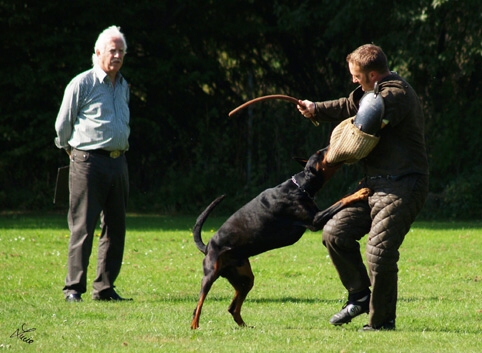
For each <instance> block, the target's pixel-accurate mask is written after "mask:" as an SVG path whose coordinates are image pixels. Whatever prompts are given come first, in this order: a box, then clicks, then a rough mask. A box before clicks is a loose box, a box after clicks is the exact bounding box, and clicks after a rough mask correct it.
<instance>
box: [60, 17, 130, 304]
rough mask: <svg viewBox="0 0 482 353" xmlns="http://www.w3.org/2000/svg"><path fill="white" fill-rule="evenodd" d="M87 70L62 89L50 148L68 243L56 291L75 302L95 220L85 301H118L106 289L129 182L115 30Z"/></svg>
mask: <svg viewBox="0 0 482 353" xmlns="http://www.w3.org/2000/svg"><path fill="white" fill-rule="evenodd" d="M94 50H95V52H94V54H93V55H92V62H93V68H92V69H90V70H88V71H85V72H83V73H81V74H79V75H77V76H76V77H75V78H74V79H73V80H72V81H71V82H70V83H69V84H68V85H67V88H66V89H65V93H64V97H63V101H62V104H61V107H60V111H59V113H58V116H57V120H56V123H55V130H56V132H57V137H56V139H55V144H56V146H57V147H58V148H62V149H64V150H65V151H66V152H67V154H68V155H69V157H70V171H69V189H70V201H69V202H70V205H69V213H68V224H69V229H70V243H69V254H68V272H67V277H66V279H65V286H64V288H63V292H64V296H65V299H66V301H68V302H80V301H82V297H81V296H82V294H83V293H85V292H86V282H87V267H88V265H89V258H90V255H91V252H92V242H93V238H94V231H95V228H96V226H97V224H98V222H99V217H100V215H101V214H102V232H101V237H100V239H99V248H98V260H97V275H96V277H95V279H94V282H93V299H94V300H108V301H122V300H127V299H124V298H122V297H120V296H119V295H118V294H117V293H116V291H115V290H114V282H115V280H116V278H117V276H118V275H119V272H120V269H121V264H122V258H123V254H124V243H125V233H126V226H125V215H126V206H127V199H128V194H129V176H128V170H127V162H126V157H125V155H124V153H125V152H126V151H127V150H128V148H129V143H128V138H129V133H130V127H129V119H130V116H129V107H128V103H129V86H128V84H127V82H126V80H125V79H124V77H123V76H122V75H121V73H120V72H119V70H120V69H121V67H122V64H123V61H124V55H125V54H126V50H127V44H126V41H125V38H124V35H123V34H122V33H121V32H120V28H119V27H116V26H111V27H109V28H107V29H105V30H104V31H103V32H102V33H101V34H100V35H99V37H98V39H97V42H96V43H95V47H94Z"/></svg>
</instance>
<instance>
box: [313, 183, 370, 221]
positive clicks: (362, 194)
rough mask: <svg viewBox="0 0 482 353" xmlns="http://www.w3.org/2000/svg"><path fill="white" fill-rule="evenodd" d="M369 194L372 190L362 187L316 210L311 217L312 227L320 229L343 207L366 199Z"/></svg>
mask: <svg viewBox="0 0 482 353" xmlns="http://www.w3.org/2000/svg"><path fill="white" fill-rule="evenodd" d="M371 194H372V190H370V189H369V188H362V189H360V190H358V191H357V192H355V193H353V194H350V195H348V196H345V197H344V198H342V199H341V200H339V201H337V202H336V203H334V204H333V205H331V206H330V207H328V208H327V209H326V210H323V211H320V212H318V213H317V214H316V215H315V218H314V219H313V228H315V229H316V230H320V229H322V228H323V227H324V226H325V224H326V223H327V222H328V221H329V220H330V219H331V218H332V217H333V216H334V215H335V214H336V213H337V212H338V211H340V210H341V209H342V208H343V207H345V206H348V205H351V204H353V203H355V202H358V201H366V200H368V197H369V196H370V195H371Z"/></svg>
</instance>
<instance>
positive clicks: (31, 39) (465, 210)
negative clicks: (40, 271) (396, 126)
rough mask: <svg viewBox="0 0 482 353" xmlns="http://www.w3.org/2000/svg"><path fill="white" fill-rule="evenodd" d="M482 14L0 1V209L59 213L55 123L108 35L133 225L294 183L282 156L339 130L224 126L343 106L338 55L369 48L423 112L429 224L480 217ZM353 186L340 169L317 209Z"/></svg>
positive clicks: (403, 6) (410, 7)
mask: <svg viewBox="0 0 482 353" xmlns="http://www.w3.org/2000/svg"><path fill="white" fill-rule="evenodd" d="M481 10H482V6H481V4H480V2H479V1H478V0H465V1H462V0H435V1H433V0H421V1H420V0H417V1H415V0H407V1H403V2H401V1H392V0H382V1H380V0H378V1H374V0H365V1H362V2H360V1H355V0H344V1H341V0H333V1H325V0H322V1H314V0H303V1H300V2H293V1H288V0H275V1H255V0H205V1H202V0H198V1H195V0H166V1H162V2H152V1H148V0H137V1H135V2H131V1H112V0H106V1H104V2H102V5H99V3H98V2H96V1H92V0H85V1H53V0H47V1H45V2H41V3H39V2H37V1H31V0H23V1H21V0H10V1H0V14H1V16H0V27H1V33H2V41H1V45H2V54H3V55H2V56H1V57H0V63H1V65H0V71H1V74H0V92H1V93H2V94H1V95H0V107H1V114H0V136H1V138H0V147H1V152H0V185H1V189H0V210H3V211H8V210H49V209H61V210H64V209H65V205H62V204H57V205H53V204H52V198H53V188H54V185H55V179H56V173H57V168H58V167H60V166H63V165H66V164H68V159H67V155H66V154H65V152H63V151H60V150H58V149H57V148H56V147H55V145H54V142H53V140H54V137H55V130H54V122H55V118H56V115H57V112H58V108H59V105H60V102H61V99H62V95H63V91H64V89H65V86H66V85H67V83H68V82H69V81H70V80H71V79H72V78H73V77H74V76H75V75H77V74H78V73H80V72H82V71H85V70H87V69H89V68H90V67H91V61H90V60H91V55H92V53H93V46H94V43H95V40H96V39H97V36H98V34H99V33H100V32H101V31H102V30H103V29H104V28H106V27H108V26H110V25H113V24H115V25H118V26H120V27H121V30H122V31H123V32H124V34H125V36H126V39H127V43H128V51H127V52H128V53H127V55H126V58H125V63H124V67H123V69H122V73H123V75H124V76H125V77H126V79H127V80H128V82H129V83H130V85H131V105H130V108H131V138H130V144H131V147H130V151H129V152H128V154H127V158H128V162H129V168H130V179H131V197H130V209H131V210H132V211H140V212H199V210H200V209H202V208H203V207H204V206H205V205H207V204H208V203H209V202H210V201H211V199H214V197H215V196H217V195H219V194H223V193H224V194H227V195H228V197H227V198H226V200H225V201H224V204H223V207H222V208H223V209H225V210H226V211H229V210H232V209H235V208H237V207H239V206H240V204H241V203H243V202H245V201H247V200H248V199H250V198H252V197H253V196H254V195H255V194H257V193H259V191H260V190H263V189H265V188H267V187H271V186H274V185H276V184H278V183H279V182H281V181H283V180H285V179H287V178H288V177H290V176H291V174H293V173H295V172H297V171H298V170H299V166H298V165H297V163H296V162H294V161H292V159H291V158H292V157H293V156H302V157H305V156H309V155H310V154H311V153H313V152H314V151H316V150H317V149H319V148H323V147H325V146H326V145H327V144H328V141H329V135H330V132H331V130H332V129H333V126H330V125H329V124H322V125H320V126H319V127H317V128H315V127H314V126H313V125H311V123H310V122H309V121H308V120H306V119H303V118H302V117H301V116H300V115H299V113H298V112H297V110H296V108H295V106H294V105H291V104H290V103H287V102H278V101H276V102H274V101H273V102H265V103H259V104H258V105H256V106H253V107H252V108H250V109H246V110H244V111H242V112H240V113H239V114H236V115H234V116H232V117H228V113H229V112H230V111H231V110H232V109H234V108H235V107H237V106H239V105H240V104H242V103H244V102H245V101H247V100H249V99H251V98H255V97H258V96H263V95H267V94H287V95H290V96H294V97H297V98H300V99H310V100H317V101H322V100H327V99H336V98H338V97H341V96H346V95H347V94H348V93H349V92H350V91H351V90H353V89H354V88H355V87H354V85H353V83H351V79H350V76H349V72H348V70H347V67H346V63H345V57H346V55H347V54H348V53H349V52H351V51H352V50H353V49H355V48H356V47H358V46H359V45H361V44H365V43H375V44H377V45H380V46H381V47H382V48H383V49H384V51H385V52H386V54H387V56H388V59H389V64H390V68H391V69H392V70H393V71H397V72H398V73H399V74H401V75H402V76H403V77H405V78H406V79H407V80H408V81H409V82H410V84H411V85H412V86H413V87H414V88H415V90H416V91H417V92H418V94H419V95H420V98H421V100H422V102H423V106H424V111H425V127H426V141H427V148H428V153H429V158H430V173H431V184H430V191H431V196H430V198H429V200H428V202H427V204H426V207H425V209H424V212H423V216H424V217H428V218H438V217H445V218H447V217H451V218H480V217H481V216H482V205H481V204H482V203H481V201H480V200H479V197H478V195H480V191H479V190H480V187H481V186H482V176H481V175H482V174H481V173H480V172H481V169H482V167H481V165H480V164H481V163H480V162H481V160H482V158H481V154H482V149H481V148H479V146H478V142H479V141H480V137H479V136H480V134H481V132H482V131H481V130H482V127H481V124H480V117H479V115H480V112H481V111H482V95H481V88H482V87H481V78H482V77H481V76H482V71H481V70H480V67H481V66H482V55H481V54H482V28H481V26H480V23H481V20H482V11H481ZM360 175H361V174H360V170H359V168H358V167H357V166H356V165H354V166H346V167H344V168H343V169H342V170H341V171H340V172H339V173H338V174H337V175H336V177H335V178H334V179H333V180H332V181H330V183H329V184H328V185H327V187H326V188H325V189H324V190H323V191H322V192H321V193H320V197H319V200H318V202H319V205H320V206H324V205H327V204H328V203H330V202H332V201H334V200H335V199H336V198H339V197H340V196H341V195H343V194H345V193H347V192H349V190H350V188H352V187H353V185H354V183H356V181H357V180H358V178H360Z"/></svg>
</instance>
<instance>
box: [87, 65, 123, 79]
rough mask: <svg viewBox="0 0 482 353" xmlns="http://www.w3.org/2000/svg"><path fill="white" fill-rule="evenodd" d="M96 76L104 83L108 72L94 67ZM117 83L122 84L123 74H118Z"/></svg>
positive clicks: (96, 66)
mask: <svg viewBox="0 0 482 353" xmlns="http://www.w3.org/2000/svg"><path fill="white" fill-rule="evenodd" d="M94 74H95V76H96V77H97V78H98V79H99V82H100V83H102V82H104V81H105V78H106V77H107V74H106V72H105V71H104V70H102V69H101V68H100V66H98V65H94ZM116 81H119V82H122V74H121V73H120V72H118V73H117V76H116Z"/></svg>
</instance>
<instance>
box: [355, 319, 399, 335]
mask: <svg viewBox="0 0 482 353" xmlns="http://www.w3.org/2000/svg"><path fill="white" fill-rule="evenodd" d="M394 330H395V320H390V321H387V322H385V323H384V324H381V325H378V326H370V325H365V326H363V328H362V329H361V331H367V332H368V331H394Z"/></svg>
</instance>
